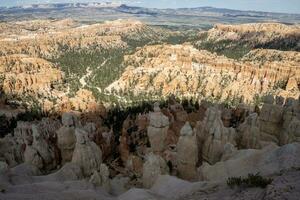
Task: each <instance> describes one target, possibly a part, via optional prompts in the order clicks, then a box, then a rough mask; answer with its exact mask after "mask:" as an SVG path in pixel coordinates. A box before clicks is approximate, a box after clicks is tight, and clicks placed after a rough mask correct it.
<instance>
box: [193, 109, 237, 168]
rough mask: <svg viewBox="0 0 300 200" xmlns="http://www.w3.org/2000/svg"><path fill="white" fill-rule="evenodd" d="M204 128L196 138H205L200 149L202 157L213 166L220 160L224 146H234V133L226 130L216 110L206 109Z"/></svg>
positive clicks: (219, 113) (229, 129)
mask: <svg viewBox="0 0 300 200" xmlns="http://www.w3.org/2000/svg"><path fill="white" fill-rule="evenodd" d="M203 124H204V128H203V130H202V132H200V135H198V138H200V139H201V138H205V139H204V143H203V147H202V157H203V159H204V160H206V161H207V162H209V163H211V164H214V163H216V162H218V161H220V160H221V157H222V154H223V152H224V145H225V144H227V143H231V144H233V145H234V146H235V145H236V140H235V139H236V133H235V130H234V129H233V128H226V127H224V125H223V122H222V120H221V112H220V111H219V110H218V109H217V108H214V107H212V108H208V110H207V111H206V117H205V119H204V122H203Z"/></svg>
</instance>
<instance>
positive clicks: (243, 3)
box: [0, 0, 300, 13]
mask: <svg viewBox="0 0 300 200" xmlns="http://www.w3.org/2000/svg"><path fill="white" fill-rule="evenodd" d="M103 1H110V0H0V7H1V6H15V5H26V4H32V3H58V2H59V3H60V2H103ZM112 1H115V2H122V3H125V4H129V5H135V6H143V7H156V8H178V7H200V6H213V7H218V8H231V9H239V10H258V11H269V12H286V13H300V0H112Z"/></svg>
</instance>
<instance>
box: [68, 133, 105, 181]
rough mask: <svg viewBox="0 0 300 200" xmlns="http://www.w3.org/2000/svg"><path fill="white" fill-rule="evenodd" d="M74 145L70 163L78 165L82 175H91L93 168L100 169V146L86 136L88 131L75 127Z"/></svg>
mask: <svg viewBox="0 0 300 200" xmlns="http://www.w3.org/2000/svg"><path fill="white" fill-rule="evenodd" d="M75 135H76V145H75V149H74V152H73V156H72V163H75V164H77V165H79V166H80V167H81V169H82V171H83V174H84V176H91V175H92V174H93V172H94V171H95V170H98V169H100V166H101V163H102V152H101V150H100V148H99V147H98V146H97V145H96V144H95V143H94V142H92V141H90V139H89V138H88V133H87V132H86V131H85V130H83V129H79V128H76V129H75Z"/></svg>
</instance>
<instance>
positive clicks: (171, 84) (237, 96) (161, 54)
mask: <svg viewBox="0 0 300 200" xmlns="http://www.w3.org/2000/svg"><path fill="white" fill-rule="evenodd" d="M276 57H279V58H280V59H279V60H276V59H275V58H276ZM298 57H299V52H293V51H288V52H285V51H278V50H268V49H264V50H261V49H258V50H253V51H250V52H249V53H248V54H247V55H245V56H244V59H243V58H242V59H241V60H233V59H229V58H227V57H225V56H221V55H220V56H218V55H217V54H213V53H210V52H208V51H206V50H197V49H196V48H194V47H193V46H192V45H188V44H183V45H167V44H165V45H151V46H150V45H148V46H145V47H143V48H141V49H139V50H138V51H137V52H135V53H134V54H132V55H128V56H125V61H124V65H125V66H127V68H126V69H125V71H124V73H123V74H122V76H121V77H120V78H119V79H118V80H117V81H115V82H113V83H112V84H110V85H109V86H108V87H107V88H106V90H107V91H108V92H111V91H122V92H126V91H135V92H134V95H144V94H151V95H153V94H155V95H156V96H161V95H163V96H168V95H170V94H174V95H176V96H184V97H191V96H193V97H195V98H198V97H204V98H206V99H211V100H215V101H222V102H227V103H233V104H239V103H240V102H243V103H246V104H248V103H253V102H255V101H256V100H257V97H258V96H259V97H261V96H264V95H266V94H268V93H271V92H272V93H274V94H276V95H279V96H283V97H285V98H286V97H293V98H298V96H299V94H300V92H299V89H298V87H296V85H297V84H295V83H299V69H298V68H297V66H299V62H300V61H299V59H297V58H298ZM271 58H273V59H271ZM290 79H293V80H294V81H289V80H290ZM288 82H290V83H292V82H294V84H293V85H294V86H292V87H286V83H288ZM132 83H135V84H132ZM291 88H294V89H293V90H291Z"/></svg>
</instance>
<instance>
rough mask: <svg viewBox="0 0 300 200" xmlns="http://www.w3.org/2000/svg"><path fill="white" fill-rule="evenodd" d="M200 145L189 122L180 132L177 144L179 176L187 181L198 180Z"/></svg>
mask: <svg viewBox="0 0 300 200" xmlns="http://www.w3.org/2000/svg"><path fill="white" fill-rule="evenodd" d="M197 164H198V144H197V137H196V134H195V133H194V132H193V130H192V127H191V126H190V124H189V123H188V122H187V123H186V124H185V125H184V126H183V127H182V129H181V131H180V137H179V141H178V143H177V170H178V176H179V177H180V178H182V179H186V180H197V170H196V166H197Z"/></svg>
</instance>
